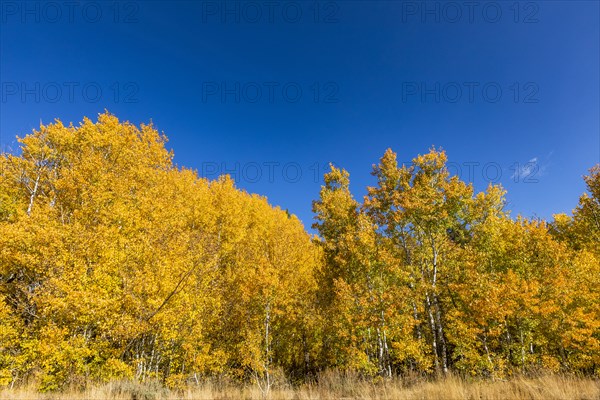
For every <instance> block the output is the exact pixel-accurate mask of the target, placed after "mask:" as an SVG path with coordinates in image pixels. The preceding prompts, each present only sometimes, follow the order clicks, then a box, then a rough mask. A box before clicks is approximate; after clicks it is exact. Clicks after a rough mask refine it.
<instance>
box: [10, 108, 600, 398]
mask: <svg viewBox="0 0 600 400" xmlns="http://www.w3.org/2000/svg"><path fill="white" fill-rule="evenodd" d="M21 144H22V152H21V153H20V155H9V154H3V155H2V157H0V163H1V165H0V167H1V169H0V278H1V279H0V322H1V328H0V349H1V352H0V384H6V385H10V384H13V383H19V382H22V381H24V380H26V379H33V380H34V381H35V382H37V383H38V384H39V386H40V387H41V388H42V389H46V390H51V389H57V388H60V387H61V386H63V385H65V384H68V383H80V382H84V381H87V380H110V379H121V378H137V379H141V380H146V379H152V378H158V379H160V380H162V381H164V382H165V383H166V384H167V385H169V386H183V385H185V384H187V383H190V382H195V381H196V380H199V379H202V378H205V377H209V376H216V375H219V376H223V375H226V376H229V377H231V378H233V379H241V380H248V379H249V380H253V381H255V382H257V383H258V384H259V385H260V387H261V388H263V390H265V391H268V390H269V388H270V387H271V386H272V385H273V384H275V383H277V380H278V379H280V377H281V376H282V374H285V375H286V376H287V377H288V379H292V380H296V381H299V380H303V379H306V378H307V377H310V376H312V374H314V373H315V372H317V371H319V370H323V369H326V368H336V369H353V370H359V371H360V372H361V373H363V374H366V375H381V376H390V375H393V374H397V373H402V372H405V371H408V370H415V371H420V372H436V371H437V372H440V373H443V371H449V370H455V371H462V372H466V373H471V374H481V375H495V376H502V375H506V374H510V373H513V372H516V371H524V370H529V369H536V368H545V369H551V370H572V371H583V372H588V373H594V372H597V368H598V365H599V363H600V342H599V340H600V307H599V304H600V293H599V290H598V287H600V265H599V264H600V261H599V260H600V248H599V247H598V243H600V240H599V239H598V238H599V234H600V233H599V232H600V223H599V221H600V219H599V216H600V205H599V203H598V201H599V193H598V191H599V189H598V185H599V182H600V179H599V178H598V177H599V175H600V174H599V170H598V168H597V167H596V169H594V170H592V174H591V175H590V176H589V177H588V178H587V179H586V182H587V184H588V188H589V192H590V195H586V196H584V197H582V199H581V201H580V205H579V207H578V208H577V209H576V210H575V212H574V216H573V217H572V218H571V217H567V216H564V215H562V216H557V217H556V220H555V221H554V222H552V223H551V224H548V223H546V222H544V221H530V220H525V219H521V218H518V219H516V220H515V219H512V218H510V217H509V215H508V214H507V213H506V212H505V211H504V209H503V205H504V200H503V196H504V191H503V190H502V188H500V187H497V186H490V187H489V188H488V189H487V191H486V192H485V193H479V194H475V193H473V189H472V187H471V186H469V185H467V184H465V183H464V182H461V181H460V180H459V179H458V178H457V177H453V176H450V175H449V173H448V171H447V169H446V168H445V164H446V155H445V154H444V153H443V152H441V151H437V150H435V149H434V150H431V151H430V152H429V153H427V154H425V155H421V156H418V157H417V158H415V159H414V160H413V162H412V164H411V165H408V166H399V165H398V164H397V162H396V156H395V154H394V153H393V152H391V151H388V152H386V154H385V155H384V156H383V158H382V159H381V160H380V163H379V165H377V166H376V167H375V168H374V170H373V174H374V176H375V178H376V180H377V184H376V186H375V187H373V188H369V190H368V195H367V196H366V197H365V199H364V201H363V202H362V203H359V202H358V201H357V200H356V199H354V198H353V196H352V194H351V192H350V181H349V175H348V173H347V172H346V171H344V170H341V169H337V168H335V167H332V169H331V171H330V172H329V173H328V174H326V175H325V184H324V186H323V187H322V190H321V193H320V198H319V200H317V201H315V202H314V212H315V216H316V223H315V227H316V229H317V230H318V232H319V237H318V238H316V237H315V238H311V237H310V236H309V235H308V234H307V233H306V231H305V230H304V228H303V226H302V224H301V223H300V221H299V220H298V219H297V218H296V217H294V216H289V215H288V214H287V213H286V212H285V211H282V210H280V209H278V208H273V207H271V206H270V205H269V204H268V203H267V201H266V199H264V198H262V197H259V196H256V195H250V194H247V193H245V192H242V191H240V190H238V189H236V188H235V186H234V183H233V182H232V180H231V179H229V178H228V177H222V178H220V179H218V180H216V181H208V180H205V179H201V178H199V177H198V176H197V174H196V173H195V172H194V171H191V170H188V169H185V168H177V167H175V166H174V165H173V164H172V154H171V153H170V152H168V151H167V150H166V149H165V138H164V137H163V136H162V135H160V134H159V133H158V132H156V130H155V129H154V128H153V127H152V126H141V127H140V128H137V127H135V126H133V125H131V124H128V123H122V122H119V121H118V120H117V118H115V117H114V116H111V115H109V114H103V115H100V117H99V119H98V122H96V123H93V122H92V121H90V120H87V119H86V120H84V121H83V123H82V124H80V125H79V126H64V125H63V124H62V123H60V122H56V123H55V124H50V125H47V126H42V127H40V129H39V130H38V131H35V132H34V133H32V134H31V135H28V136H26V137H25V138H23V139H21Z"/></svg>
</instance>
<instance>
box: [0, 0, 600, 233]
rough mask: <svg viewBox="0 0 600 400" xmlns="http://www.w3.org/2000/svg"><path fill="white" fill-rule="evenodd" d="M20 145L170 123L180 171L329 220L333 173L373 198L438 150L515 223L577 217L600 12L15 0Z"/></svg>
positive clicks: (13, 94)
mask: <svg viewBox="0 0 600 400" xmlns="http://www.w3.org/2000/svg"><path fill="white" fill-rule="evenodd" d="M0 11H1V14H0V23H1V27H0V45H1V49H0V81H1V84H2V91H1V99H0V107H1V109H0V136H1V145H2V148H3V149H6V148H10V147H14V146H15V142H14V137H15V135H24V134H26V133H29V132H30V131H31V130H32V129H33V128H35V127H37V126H39V122H40V120H41V121H43V122H44V123H47V122H50V121H52V120H53V119H54V118H60V119H61V120H62V121H63V122H70V121H74V122H78V121H81V119H82V118H83V116H88V117H91V118H92V119H95V118H96V115H97V114H98V113H100V112H102V111H103V110H104V109H108V110H109V111H110V112H112V113H113V114H115V115H117V116H118V117H119V118H120V119H124V120H130V121H131V122H134V123H136V124H138V123H140V122H148V121H150V120H152V121H153V122H154V123H155V125H156V127H157V128H158V129H159V130H161V131H164V133H165V134H166V135H167V136H168V137H169V139H170V141H169V147H171V148H173V150H174V152H175V161H176V163H177V164H178V165H182V166H187V167H192V168H195V169H197V170H198V171H199V173H200V174H201V175H204V176H207V177H209V178H215V177H216V176H217V175H218V174H219V173H220V172H229V173H232V174H233V175H234V176H235V177H236V178H237V181H238V186H239V187H242V188H244V189H246V190H248V191H250V192H255V193H259V194H262V195H266V196H267V197H268V198H269V200H270V202H271V203H272V204H275V205H279V206H281V207H282V208H287V209H289V210H290V211H291V212H293V213H295V214H296V215H298V216H299V217H300V218H301V219H302V220H303V221H304V223H305V225H306V226H307V227H308V226H310V224H311V223H312V213H311V201H312V200H314V199H316V198H317V197H318V192H319V187H320V184H321V179H322V174H323V173H324V172H325V166H326V165H327V164H328V163H329V162H334V163H335V164H337V165H339V166H341V167H344V168H346V169H347V170H348V171H349V172H350V174H351V184H352V188H353V191H354V193H355V194H356V196H357V197H362V196H363V195H364V193H365V187H366V186H367V185H371V184H373V182H374V181H373V179H372V177H371V176H370V171H371V165H372V164H373V163H376V162H377V161H378V159H379V157H381V155H382V154H383V152H384V151H385V149H386V148H388V147H391V148H392V149H393V150H394V151H396V152H397V153H398V158H399V159H400V160H401V161H409V160H410V159H411V158H412V157H414V156H415V155H417V154H419V153H424V152H426V151H427V150H428V148H429V147H431V146H432V145H435V146H439V147H443V148H444V149H445V150H446V151H447V153H448V156H449V159H450V161H451V162H452V164H451V168H452V170H453V171H454V172H456V173H460V175H461V177H462V178H463V179H464V180H467V181H472V182H473V183H474V185H475V187H476V189H477V190H483V189H485V187H486V186H487V184H488V182H489V181H490V180H491V181H493V182H497V183H501V184H502V185H503V186H504V187H505V188H506V189H507V190H508V200H509V209H511V210H512V212H513V215H516V214H519V213H520V214H523V215H525V216H538V217H542V218H551V216H552V214H553V213H558V212H570V211H571V209H572V208H573V207H574V206H575V205H576V203H577V200H578V197H579V196H580V195H581V193H582V192H583V191H584V189H585V187H584V184H583V181H582V179H581V177H582V175H584V174H586V172H587V170H588V169H589V168H590V167H592V166H593V165H594V164H595V163H598V162H599V161H600V126H599V123H600V115H599V113H600V102H599V93H600V80H599V71H600V65H599V59H600V49H599V40H600V32H599V20H600V9H599V2H597V1H537V2H513V1H495V2H494V1H480V2H469V1H466V2H460V1H458V2H446V1H444V2H438V1H428V2H427V3H424V2H420V1H418V2H413V1H369V2H367V1H337V2H328V1H322V2H309V1H296V2H294V1H284V2H268V1H242V2H236V1H229V2H226V3H225V2H217V1H181V2H177V1H169V2H162V1H152V0H147V1H121V2H112V1H79V2H35V1H17V2H14V1H2V2H1V3H0Z"/></svg>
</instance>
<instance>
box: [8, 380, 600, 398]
mask: <svg viewBox="0 0 600 400" xmlns="http://www.w3.org/2000/svg"><path fill="white" fill-rule="evenodd" d="M266 398H268V399H273V400H279V399H281V400H284V399H285V400H292V399H301V400H304V399H306V400H309V399H373V400H375V399H400V400H401V399H406V400H417V399H481V400H484V399H485V400H492V399H494V400H496V399H498V400H500V399H501V400H505V399H534V400H559V399H560V400H563V399H590V400H591V399H600V381H598V380H594V379H590V378H575V377H570V376H562V375H544V376H540V377H535V378H524V377H517V378H512V379H510V380H507V381H491V380H465V379H460V378H458V377H452V376H451V377H447V378H444V379H441V380H437V381H427V380H423V379H407V378H405V379H400V378H398V379H393V380H384V381H380V382H378V383H374V382H368V381H364V380H360V379H357V378H356V377H355V376H352V375H344V376H341V375H338V374H324V375H322V376H321V378H320V380H319V383H318V384H306V385H303V386H300V387H296V388H294V387H291V386H289V385H279V387H277V388H274V389H272V390H271V392H270V393H269V394H268V395H266V394H265V393H263V392H262V391H261V390H260V388H259V387H258V386H245V387H243V386H233V385H227V384H210V383H207V384H204V385H202V386H197V387H194V388H190V389H188V390H186V391H182V392H172V391H171V392H170V391H167V390H166V389H163V388H162V387H160V386H159V385H156V384H139V383H134V382H112V383H109V384H106V385H102V386H96V387H93V388H90V389H88V390H85V391H66V392H63V393H45V394H40V393H37V392H35V391H34V390H31V389H28V388H19V389H13V390H8V389H6V390H2V391H0V399H1V400H4V399H6V400H9V399H10V400H33V399H36V400H37V399H40V400H59V399H60V400H83V399H85V400H197V399H266Z"/></svg>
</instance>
